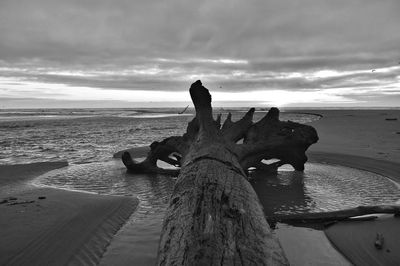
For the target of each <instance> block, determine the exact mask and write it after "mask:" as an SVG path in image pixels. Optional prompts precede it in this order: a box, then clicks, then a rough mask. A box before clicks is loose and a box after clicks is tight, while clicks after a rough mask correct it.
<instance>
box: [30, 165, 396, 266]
mask: <svg viewBox="0 0 400 266" xmlns="http://www.w3.org/2000/svg"><path fill="white" fill-rule="evenodd" d="M175 180H176V178H173V177H169V176H163V175H132V174H129V173H127V172H126V170H125V167H124V166H123V165H122V163H121V162H120V161H117V160H113V161H110V162H105V163H89V164H80V165H71V166H68V167H66V168H62V169H57V170H54V171H51V172H49V173H47V174H45V175H42V176H40V177H38V178H37V179H36V180H35V181H34V183H35V184H37V185H47V186H52V187H57V188H63V189H69V190H80V191H86V192H92V193H98V194H112V195H132V196H136V197H138V198H139V200H140V204H139V207H138V209H137V211H136V212H135V213H134V214H133V215H132V216H131V217H130V219H129V221H128V222H127V223H126V224H125V225H124V226H123V227H122V229H121V230H120V231H119V232H118V233H117V235H116V236H115V238H114V239H113V241H112V242H111V244H110V246H109V247H108V249H107V251H106V253H105V254H104V256H103V258H102V260H101V263H100V265H110V263H111V262H112V264H113V265H127V264H134V265H149V264H154V263H155V259H156V255H157V247H158V239H159V236H160V232H161V226H162V220H163V217H164V213H165V210H166V207H167V205H168V201H169V197H170V194H171V192H172V189H173V187H174V184H175ZM251 184H252V185H253V187H254V189H255V191H256V192H257V194H258V196H259V199H260V202H261V204H262V205H263V208H264V212H265V214H266V215H271V214H288V213H300V212H317V211H332V210H340V209H344V208H350V207H356V206H359V205H376V204H390V203H394V202H396V201H398V200H399V199H400V189H399V186H398V185H397V184H396V183H394V182H393V181H391V180H389V179H388V178H386V177H384V176H381V175H377V174H374V173H371V172H367V171H362V170H358V169H354V168H349V167H343V166H336V165H327V164H319V163H307V164H306V170H305V171H304V172H296V171H293V170H292V169H291V168H290V167H289V166H288V167H286V166H283V167H281V168H280V169H279V171H278V173H277V174H266V173H257V174H254V175H253V176H252V179H251Z"/></svg>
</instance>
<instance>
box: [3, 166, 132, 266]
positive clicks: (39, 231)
mask: <svg viewBox="0 0 400 266" xmlns="http://www.w3.org/2000/svg"><path fill="white" fill-rule="evenodd" d="M66 165H67V163H65V162H55V163H51V162H47V163H35V164H26V165H11V166H0V187H1V189H0V202H1V204H0V213H1V215H0V235H1V237H0V265H66V264H68V263H71V264H74V265H75V264H96V263H98V261H99V259H100V257H101V255H102V254H103V252H104V251H105V249H106V247H107V245H108V244H109V242H110V240H111V238H112V237H113V235H114V234H115V233H116V232H117V231H118V229H119V228H120V227H121V226H122V225H123V224H124V223H125V221H126V220H127V219H128V218H129V216H130V215H131V214H132V212H133V211H134V210H135V209H136V207H137V204H138V200H137V199H136V198H133V197H117V196H100V195H96V194H88V193H80V192H72V191H66V190H59V189H54V188H38V187H35V186H33V185H31V184H30V183H29V181H30V180H32V179H33V178H34V177H36V176H38V175H40V174H43V173H45V172H47V171H50V170H53V169H57V168H60V167H63V166H66Z"/></svg>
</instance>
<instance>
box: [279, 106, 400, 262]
mask: <svg viewBox="0 0 400 266" xmlns="http://www.w3.org/2000/svg"><path fill="white" fill-rule="evenodd" d="M308 112H312V113H318V114H321V115H322V118H321V119H320V120H318V121H314V122H312V123H311V125H312V126H314V127H315V129H316V130H317V132H318V135H319V141H318V143H316V144H314V145H312V146H311V147H310V149H309V151H308V152H307V155H308V157H309V161H310V162H318V163H327V164H334V165H342V166H347V167H352V168H357V169H361V170H365V171H369V172H374V173H377V174H380V175H383V176H386V177H388V178H390V179H392V180H393V181H395V182H397V183H400V145H399V143H400V123H399V119H400V110H371V111H362V112H359V111H357V110H315V111H309V110H308ZM381 224H384V226H382V225H381ZM383 227H384V228H383ZM397 228H400V220H399V219H396V218H391V217H389V218H388V217H385V219H384V218H379V219H378V220H377V221H374V222H358V223H357V224H355V223H354V222H350V223H339V224H338V225H335V226H332V227H331V228H329V229H328V231H327V232H328V233H327V235H328V237H329V240H330V241H332V244H333V245H334V246H336V248H337V249H338V250H340V251H341V253H342V254H345V255H346V258H347V259H348V260H347V262H346V261H345V260H343V259H342V258H341V255H340V254H338V253H336V252H335V251H334V250H332V247H331V246H330V245H329V244H328V242H327V241H328V239H327V238H326V237H325V236H324V234H323V233H322V232H320V231H315V230H313V231H312V233H310V232H309V233H307V234H304V233H303V232H304V230H305V229H302V228H299V229H293V228H292V230H293V231H294V232H291V231H290V230H287V231H286V232H284V233H283V236H281V242H284V245H285V244H287V243H290V242H292V241H295V239H294V237H293V236H294V235H296V234H297V235H299V234H300V235H303V236H305V237H303V238H302V239H303V243H302V245H297V246H296V249H295V250H290V249H286V250H285V251H286V253H287V254H288V255H289V256H292V260H296V261H301V260H303V261H308V262H310V261H313V262H314V263H317V264H318V261H319V260H320V259H326V258H329V260H331V261H333V263H332V264H331V265H348V263H349V262H350V261H351V262H353V263H355V264H356V265H385V263H393V262H394V261H396V259H397V260H399V259H400V258H398V257H397V258H396V257H395V256H393V254H396V253H398V252H399V250H398V244H397V240H396V239H395V237H394V236H393V234H395V233H394V232H396V231H397ZM310 230H311V229H310ZM383 231H385V237H386V238H387V240H386V250H387V252H386V254H385V253H384V252H380V250H377V249H375V248H374V246H373V243H374V240H375V237H376V234H377V233H382V232H383ZM390 232H391V233H390ZM302 233H303V234H302ZM289 234H292V235H291V236H289ZM368 237H369V238H368ZM321 246H324V247H325V249H323V250H321V248H320V247H321ZM310 250H318V251H319V254H317V255H316V253H313V252H310ZM307 256H308V257H307ZM324 257H325V258H324ZM325 261H326V260H325ZM397 262H399V261H397ZM298 265H302V263H301V262H300V263H299V264H298ZM303 265H304V264H303ZM386 265H392V264H386Z"/></svg>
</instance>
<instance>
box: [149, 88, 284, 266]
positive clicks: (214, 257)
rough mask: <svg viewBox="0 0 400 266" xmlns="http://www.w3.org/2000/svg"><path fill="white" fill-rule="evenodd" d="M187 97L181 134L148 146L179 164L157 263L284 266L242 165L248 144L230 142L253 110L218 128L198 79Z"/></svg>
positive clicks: (236, 136)
mask: <svg viewBox="0 0 400 266" xmlns="http://www.w3.org/2000/svg"><path fill="white" fill-rule="evenodd" d="M190 95H191V97H192V101H193V103H194V106H195V109H196V118H195V119H194V120H193V121H192V122H191V123H189V125H188V128H187V132H186V134H185V135H184V136H182V137H181V138H180V140H179V141H177V140H178V139H177V138H174V137H172V138H168V139H166V140H165V142H164V143H159V144H156V147H154V150H155V151H156V150H158V149H159V148H160V147H163V148H164V147H167V148H166V152H165V153H164V152H161V151H158V152H157V153H158V154H167V153H168V152H169V151H175V152H178V153H179V154H180V156H179V157H178V158H177V159H176V162H174V163H176V164H179V165H181V171H180V174H179V177H178V179H177V182H176V184H175V187H174V191H173V193H172V196H171V200H170V203H169V206H168V208H167V212H166V216H165V218H164V224H163V229H162V233H161V237H160V243H159V250H158V265H287V264H288V262H287V260H286V258H285V255H284V252H283V251H282V249H281V247H280V244H279V242H278V240H276V239H275V238H274V236H273V235H272V233H271V231H270V228H269V226H268V223H267V221H266V219H265V217H264V214H263V211H262V207H261V205H260V203H259V201H258V198H257V195H256V193H255V191H254V190H253V188H252V187H251V185H250V183H249V182H248V181H247V180H246V173H245V171H244V170H243V168H242V164H241V162H243V161H244V160H246V158H248V157H249V156H253V154H252V151H253V149H251V148H249V147H250V146H251V145H254V144H236V143H235V141H236V140H238V139H239V137H241V136H242V135H243V134H244V133H245V132H246V130H244V129H243V128H246V129H248V128H249V127H251V120H250V119H249V118H250V117H251V115H252V113H253V111H254V110H251V111H250V112H249V113H248V114H247V115H246V116H245V118H244V119H242V120H241V121H240V122H239V123H232V124H231V125H228V124H226V125H225V124H224V125H225V127H224V126H223V127H222V129H221V128H220V126H219V123H218V122H216V121H215V120H214V119H213V116H212V108H211V95H210V94H209V92H208V90H207V89H206V88H204V87H203V86H202V84H201V82H200V81H197V82H195V83H194V84H192V86H191V88H190ZM241 124H246V125H241ZM228 126H229V127H228ZM236 127H239V128H238V129H237V128H236ZM229 128H232V129H234V130H233V131H230V130H228V129H229ZM261 143H262V145H265V146H266V145H270V146H271V148H275V147H276V145H283V144H282V143H277V144H265V143H263V142H261ZM260 145H261V144H260ZM170 147H171V149H169V148H170ZM167 151H168V152H167Z"/></svg>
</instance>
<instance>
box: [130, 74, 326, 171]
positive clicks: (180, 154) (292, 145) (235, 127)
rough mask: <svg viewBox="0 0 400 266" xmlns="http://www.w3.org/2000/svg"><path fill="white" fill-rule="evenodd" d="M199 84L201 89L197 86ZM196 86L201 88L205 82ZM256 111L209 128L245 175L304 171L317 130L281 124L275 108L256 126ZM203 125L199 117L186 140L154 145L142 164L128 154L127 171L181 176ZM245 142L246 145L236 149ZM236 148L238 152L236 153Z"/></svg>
mask: <svg viewBox="0 0 400 266" xmlns="http://www.w3.org/2000/svg"><path fill="white" fill-rule="evenodd" d="M196 84H197V85H196ZM193 86H201V82H200V81H198V82H197V83H194V84H193ZM254 111H255V109H254V108H251V109H250V110H249V111H248V112H247V113H246V114H245V115H244V117H243V118H242V119H240V120H239V121H236V122H233V121H232V120H231V117H232V115H231V113H229V114H228V116H227V118H226V120H225V122H224V123H223V125H222V126H221V115H219V116H218V117H217V119H216V120H215V121H214V120H213V123H212V124H210V125H209V126H210V127H212V128H213V130H215V131H216V132H217V133H216V134H217V135H218V136H219V140H220V141H221V142H223V143H228V144H229V145H228V146H229V147H228V148H229V149H231V152H233V153H234V154H235V155H240V156H239V158H238V164H239V165H240V167H241V169H243V170H244V171H245V172H247V170H248V169H249V168H256V169H261V170H269V171H271V170H272V171H276V170H277V168H278V167H280V166H282V165H284V164H290V165H292V166H293V168H294V169H295V170H298V171H303V170H304V164H305V162H306V161H307V156H306V155H305V152H306V150H307V149H308V147H309V146H310V145H312V144H314V143H316V142H317V141H318V135H317V132H316V131H315V129H314V128H313V127H311V126H308V125H303V124H300V123H295V122H291V121H287V122H284V121H280V120H279V110H278V109H277V108H271V109H270V110H269V112H268V113H267V114H266V115H265V117H263V118H262V119H261V120H260V121H258V122H256V123H253V114H254ZM199 128H200V121H199V117H198V115H196V117H195V118H194V119H193V120H192V121H191V122H189V123H188V126H187V130H186V133H185V134H184V135H183V136H173V137H168V138H166V139H164V140H162V141H160V142H158V141H155V142H153V143H152V144H151V145H150V151H149V152H148V154H147V157H146V159H145V160H144V161H142V162H137V161H135V160H134V159H133V158H132V157H135V154H133V155H132V154H130V153H129V152H128V151H126V152H124V153H123V154H122V161H123V163H124V164H125V166H126V168H127V169H128V170H129V171H131V172H133V173H159V174H170V175H178V174H179V171H180V169H179V167H180V166H181V165H182V160H183V159H184V157H185V155H186V154H187V153H188V152H189V150H190V147H191V145H192V144H193V142H195V141H197V138H198V135H199ZM238 142H242V144H238V145H233V144H235V143H238ZM233 148H234V149H233ZM268 159H277V160H278V161H277V162H274V163H272V164H265V163H263V162H262V161H263V160H268ZM158 160H161V161H164V162H166V163H168V164H170V165H173V166H176V167H177V169H163V168H160V167H158V166H157V161H158Z"/></svg>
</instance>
